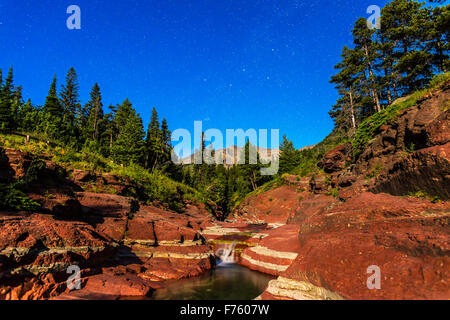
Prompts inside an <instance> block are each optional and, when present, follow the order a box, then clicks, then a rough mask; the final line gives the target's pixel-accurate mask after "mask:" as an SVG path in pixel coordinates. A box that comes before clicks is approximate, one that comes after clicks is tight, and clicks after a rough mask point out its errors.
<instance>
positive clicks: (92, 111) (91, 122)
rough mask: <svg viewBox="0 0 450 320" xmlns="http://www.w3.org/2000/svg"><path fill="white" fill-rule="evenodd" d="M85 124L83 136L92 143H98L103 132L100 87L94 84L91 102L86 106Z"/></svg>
mask: <svg viewBox="0 0 450 320" xmlns="http://www.w3.org/2000/svg"><path fill="white" fill-rule="evenodd" d="M85 109H86V116H87V123H86V126H85V128H84V130H85V131H84V132H85V136H86V137H87V138H88V139H92V140H93V141H99V139H100V136H101V135H102V134H103V132H104V123H103V117H104V113H103V103H102V95H101V92H100V87H99V85H98V84H97V83H96V84H95V85H94V87H93V88H92V91H91V100H89V102H88V103H87V104H86V108H85Z"/></svg>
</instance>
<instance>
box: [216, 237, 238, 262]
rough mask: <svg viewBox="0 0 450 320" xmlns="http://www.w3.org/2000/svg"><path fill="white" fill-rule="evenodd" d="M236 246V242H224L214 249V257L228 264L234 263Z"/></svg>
mask: <svg viewBox="0 0 450 320" xmlns="http://www.w3.org/2000/svg"><path fill="white" fill-rule="evenodd" d="M235 247H236V243H235V242H233V243H225V244H223V245H222V246H221V247H220V248H219V249H217V251H216V257H217V258H218V259H219V260H220V261H221V263H225V264H230V263H236V259H235V257H234V249H235Z"/></svg>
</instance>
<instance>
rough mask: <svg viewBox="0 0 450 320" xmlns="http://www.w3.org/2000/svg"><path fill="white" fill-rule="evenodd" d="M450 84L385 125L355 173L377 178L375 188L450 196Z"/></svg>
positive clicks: (354, 169)
mask: <svg viewBox="0 0 450 320" xmlns="http://www.w3.org/2000/svg"><path fill="white" fill-rule="evenodd" d="M449 100H450V88H449V86H448V85H447V86H446V87H444V88H443V89H441V90H439V91H436V92H433V93H432V94H430V95H429V96H427V97H425V98H424V99H423V100H422V101H419V102H418V104H417V105H416V106H413V107H410V108H408V109H405V110H403V111H402V112H401V114H400V115H399V116H398V118H397V119H396V121H395V122H393V123H392V124H389V125H384V126H382V127H381V128H380V129H379V133H378V134H377V135H376V136H375V139H374V141H373V142H372V143H371V144H370V145H369V146H368V147H367V148H366V149H365V150H364V152H363V153H362V154H361V156H360V157H359V159H358V161H357V162H356V164H355V166H354V168H353V173H354V174H356V175H358V176H360V177H364V176H368V175H369V176H373V177H375V178H376V179H375V181H374V185H373V186H372V187H371V189H370V190H372V191H374V192H387V193H390V194H394V195H406V194H408V193H409V192H417V191H423V192H426V193H428V194H429V195H430V196H438V197H439V198H440V199H441V200H448V199H449V193H448V191H447V190H448V189H449V173H450V171H449V163H450V158H449V157H450V155H449V152H448V151H449V146H448V144H449V143H450V130H449V123H450V110H448V109H447V110H446V109H445V108H446V107H445V106H446V105H448V103H449Z"/></svg>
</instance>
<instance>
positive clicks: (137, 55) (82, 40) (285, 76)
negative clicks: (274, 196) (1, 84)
mask: <svg viewBox="0 0 450 320" xmlns="http://www.w3.org/2000/svg"><path fill="white" fill-rule="evenodd" d="M387 2H388V1H387V0H383V1H381V0H369V1H360V0H354V1H349V0H345V1H343V0H334V1H330V0H308V1H304V0H285V1H280V0H278V1H272V0H271V1H269V0H266V1H258V0H223V1H217V0H196V1H191V0H175V1H171V0H157V1H153V0H114V1H105V0H102V1H100V0H86V1H85V0H70V1H66V0H58V1H55V0H39V1H37V0H35V1H26V0H14V1H13V0H0V43H1V46H0V68H1V69H3V70H4V73H5V72H6V71H7V68H8V67H9V66H10V65H13V67H14V72H15V84H16V85H22V86H23V89H24V97H25V98H26V99H28V98H31V100H32V102H33V103H35V104H43V103H44V101H45V96H46V95H47V92H48V88H49V85H50V82H51V80H52V77H53V75H54V74H55V73H56V74H57V76H58V80H59V83H58V84H59V85H61V84H62V82H63V80H64V77H65V74H66V72H67V70H68V69H69V68H70V67H71V66H74V67H75V69H76V71H77V73H78V76H79V83H80V94H81V100H82V102H83V103H85V102H87V101H88V98H89V92H90V89H91V88H92V86H93V84H94V83H95V82H98V83H99V85H100V87H101V89H102V94H103V100H104V101H103V102H104V105H105V111H106V109H107V108H106V107H107V106H108V105H109V104H117V103H120V102H122V101H123V100H124V99H125V98H126V97H128V98H129V99H130V101H131V102H132V103H133V105H134V107H135V108H136V109H137V111H138V112H139V113H140V114H141V115H142V117H143V119H144V124H145V127H147V123H148V120H149V117H150V112H151V108H152V107H153V106H156V108H157V110H158V112H159V114H160V116H164V117H166V118H167V120H168V122H169V126H170V129H171V130H174V129H176V128H186V129H189V130H193V121H194V120H203V121H204V126H206V128H218V129H221V130H225V129H226V128H243V129H248V128H255V129H259V128H267V129H271V128H273V129H280V133H281V135H282V134H284V133H285V134H287V135H288V137H289V138H290V139H291V140H293V141H294V143H295V146H296V147H297V148H300V147H303V146H306V145H310V144H314V143H317V142H319V141H321V140H322V139H323V138H324V137H325V136H326V135H327V134H328V133H329V132H330V131H331V129H332V121H331V120H330V118H329V116H328V113H327V112H328V110H329V108H330V106H331V105H332V104H333V103H334V102H335V101H336V96H337V95H336V91H335V90H334V88H333V86H332V85H331V84H329V83H328V80H329V78H330V76H331V74H332V73H333V72H334V69H333V66H334V65H335V64H336V63H337V62H338V60H339V55H340V52H341V49H342V46H343V45H350V44H351V35H350V31H351V28H352V24H353V23H354V21H355V20H356V19H357V18H358V17H360V16H364V17H368V14H366V9H367V7H368V6H369V5H372V4H376V5H379V6H380V7H383V6H384V5H385V4H386V3H387ZM71 4H76V5H78V6H80V8H81V14H82V19H81V27H82V28H81V30H68V29H67V28H66V19H67V17H68V16H69V15H68V14H66V9H67V7H68V6H69V5H71Z"/></svg>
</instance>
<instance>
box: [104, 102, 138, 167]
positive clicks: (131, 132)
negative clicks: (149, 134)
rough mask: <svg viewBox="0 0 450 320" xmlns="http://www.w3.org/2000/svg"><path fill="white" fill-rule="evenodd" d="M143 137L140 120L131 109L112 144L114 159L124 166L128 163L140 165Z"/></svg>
mask: <svg viewBox="0 0 450 320" xmlns="http://www.w3.org/2000/svg"><path fill="white" fill-rule="evenodd" d="M144 137H145V132H144V126H143V123H142V118H141V117H140V116H139V114H136V112H135V111H134V109H133V110H132V112H131V113H130V114H129V116H128V119H127V120H126V123H125V126H124V127H123V128H122V130H121V131H120V133H119V135H118V137H117V140H116V141H115V142H114V143H113V147H112V154H113V157H114V159H115V160H116V161H117V162H118V163H121V164H124V165H129V164H130V163H134V164H139V165H142V164H143V159H144V151H145V145H144Z"/></svg>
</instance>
